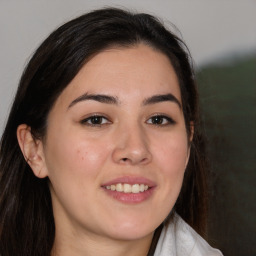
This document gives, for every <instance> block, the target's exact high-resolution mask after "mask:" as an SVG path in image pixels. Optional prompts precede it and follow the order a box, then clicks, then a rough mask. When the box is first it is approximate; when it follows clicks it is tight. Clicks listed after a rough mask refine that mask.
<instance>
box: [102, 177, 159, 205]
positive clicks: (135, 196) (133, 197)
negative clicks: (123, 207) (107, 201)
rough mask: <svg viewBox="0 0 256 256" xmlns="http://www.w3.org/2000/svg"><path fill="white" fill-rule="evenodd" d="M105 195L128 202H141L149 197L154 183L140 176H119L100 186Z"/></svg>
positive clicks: (154, 185)
mask: <svg viewBox="0 0 256 256" xmlns="http://www.w3.org/2000/svg"><path fill="white" fill-rule="evenodd" d="M101 187H102V188H103V189H104V191H105V192H106V193H107V195H109V196H111V197H112V198H114V199H116V200H118V201H120V202H122V203H128V204H130V203H131V204H134V203H141V202H143V201H145V200H147V199H149V198H150V197H151V196H152V194H153V192H154V188H155V187H156V184H155V183H154V182H153V181H151V180H149V179H146V178H142V177H128V176H126V177H121V178H117V179H115V180H112V181H109V182H107V183H105V184H103V185H102V186H101Z"/></svg>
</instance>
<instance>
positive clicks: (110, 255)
mask: <svg viewBox="0 0 256 256" xmlns="http://www.w3.org/2000/svg"><path fill="white" fill-rule="evenodd" d="M152 237H153V234H150V235H148V236H146V237H143V238H140V239H136V240H116V239H111V238H104V237H99V236H97V235H92V234H91V235H90V236H79V237H77V236H76V235H74V234H73V235H71V236H70V235H69V236H65V235H62V234H58V232H56V236H55V241H54V246H53V250H52V254H51V255H52V256H70V255H72V256H84V255H86V256H94V255H101V256H120V255H122V256H128V255H133V256H147V254H148V251H149V248H150V244H151V241H152Z"/></svg>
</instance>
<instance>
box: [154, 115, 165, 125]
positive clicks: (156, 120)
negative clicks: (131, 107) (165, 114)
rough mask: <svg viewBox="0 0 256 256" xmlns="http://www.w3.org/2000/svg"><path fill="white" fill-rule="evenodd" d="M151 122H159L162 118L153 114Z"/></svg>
mask: <svg viewBox="0 0 256 256" xmlns="http://www.w3.org/2000/svg"><path fill="white" fill-rule="evenodd" d="M152 122H153V124H161V123H162V122H163V118H162V117H160V116H155V117H153V120H152Z"/></svg>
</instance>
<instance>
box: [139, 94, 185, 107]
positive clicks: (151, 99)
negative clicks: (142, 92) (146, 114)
mask: <svg viewBox="0 0 256 256" xmlns="http://www.w3.org/2000/svg"><path fill="white" fill-rule="evenodd" d="M165 101H171V102H174V103H176V104H177V105H178V106H179V108H180V109H181V108H182V107H181V103H180V102H179V100H178V99H177V98H176V97H175V96H174V95H173V94H171V93H168V94H159V95H154V96H152V97H149V98H147V99H145V100H144V101H143V102H142V105H143V106H145V105H150V104H155V103H160V102H165Z"/></svg>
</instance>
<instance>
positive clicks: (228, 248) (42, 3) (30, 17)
mask: <svg viewBox="0 0 256 256" xmlns="http://www.w3.org/2000/svg"><path fill="white" fill-rule="evenodd" d="M103 6H115V7H126V8H129V9H132V10H137V11H140V12H148V13H151V14H153V15H157V16H158V17H161V18H162V20H163V21H164V22H165V24H166V25H167V26H169V27H170V28H171V29H172V30H175V31H176V33H177V34H178V35H179V36H181V37H182V38H183V40H184V41H185V42H186V43H187V45H188V47H189V49H190V51H191V54H192V56H193V59H194V65H195V69H196V74H197V79H198V86H199V91H200V96H201V109H202V112H203V120H204V122H205V131H206V133H207V136H208V143H209V146H208V151H209V156H210V160H211V161H210V162H211V173H210V175H211V182H210V187H211V191H210V216H209V242H210V244H211V245H213V246H216V247H218V248H219V249H221V250H222V252H223V253H224V255H225V256H231V255H232V256H241V255H247V256H255V255H256V248H255V241H256V203H255V202H256V150H255V148H256V132H255V131H256V26H255V24H256V1H255V0H232V1H231V0H225V1H224V0H216V1H210V0H208V1H207V0H158V1H156V0H129V1H126V0H116V1H113V0H112V1H111V0H109V1H108V0H105V1H104V0H97V2H96V1H93V0H72V1H69V0H37V1H33V0H26V1H25V0H1V1H0V38H1V47H0V134H1V133H2V131H3V129H4V125H5V122H6V118H7V115H8V112H9V109H10V106H11V102H12V98H13V96H14V94H15V91H16V89H17V85H18V81H19V78H20V76H21V74H22V71H23V69H24V67H25V65H26V63H27V61H28V60H29V57H30V56H31V55H32V53H33V52H34V50H35V49H36V48H37V47H38V45H39V44H40V43H41V42H42V40H43V39H44V38H45V37H46V36H47V35H48V34H49V33H50V32H51V31H52V30H54V29H55V28H57V27H58V26H59V25H61V24H63V23H64V22H66V21H68V20H70V19H72V18H74V17H76V16H78V15H80V14H82V13H84V12H87V11H89V10H92V9H95V8H99V7H103ZM171 23H173V24H174V25H175V26H176V27H177V28H175V27H173V26H172V25H171Z"/></svg>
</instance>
